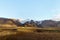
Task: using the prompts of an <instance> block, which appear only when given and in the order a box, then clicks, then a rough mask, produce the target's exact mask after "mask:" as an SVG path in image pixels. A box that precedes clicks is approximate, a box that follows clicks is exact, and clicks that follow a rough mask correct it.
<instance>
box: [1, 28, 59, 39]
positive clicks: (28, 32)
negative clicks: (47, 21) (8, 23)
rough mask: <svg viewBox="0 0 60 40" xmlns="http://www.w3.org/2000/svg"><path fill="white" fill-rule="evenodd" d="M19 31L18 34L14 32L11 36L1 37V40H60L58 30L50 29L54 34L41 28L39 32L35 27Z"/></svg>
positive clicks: (19, 29)
mask: <svg viewBox="0 0 60 40" xmlns="http://www.w3.org/2000/svg"><path fill="white" fill-rule="evenodd" d="M17 29H18V30H17V31H15V32H16V34H14V31H12V33H13V34H11V35H10V34H9V35H5V36H0V40H60V32H59V31H58V30H57V29H56V28H55V29H54V30H53V28H52V29H51V28H50V29H51V30H53V31H54V32H53V31H52V32H51V31H50V30H49V29H48V28H45V29H44V28H40V30H39V28H34V27H31V28H30V27H21V28H17ZM37 29H38V31H40V32H38V31H37ZM42 30H43V31H42ZM56 30H57V31H58V32H56ZM41 31H42V32H41ZM48 31H49V32H48ZM10 33H11V32H10Z"/></svg>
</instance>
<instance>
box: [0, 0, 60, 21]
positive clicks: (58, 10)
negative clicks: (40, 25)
mask: <svg viewBox="0 0 60 40" xmlns="http://www.w3.org/2000/svg"><path fill="white" fill-rule="evenodd" d="M58 15H59V16H58ZM56 16H57V18H58V17H60V0H0V17H6V18H21V19H33V20H45V19H53V18H55V17H56Z"/></svg>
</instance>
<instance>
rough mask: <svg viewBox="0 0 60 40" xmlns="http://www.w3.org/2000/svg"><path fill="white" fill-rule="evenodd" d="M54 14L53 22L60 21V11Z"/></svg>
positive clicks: (56, 10) (55, 10)
mask: <svg viewBox="0 0 60 40" xmlns="http://www.w3.org/2000/svg"><path fill="white" fill-rule="evenodd" d="M53 13H54V15H53V18H52V20H56V21H60V9H54V10H53Z"/></svg>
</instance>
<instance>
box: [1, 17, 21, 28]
mask: <svg viewBox="0 0 60 40" xmlns="http://www.w3.org/2000/svg"><path fill="white" fill-rule="evenodd" d="M17 26H20V22H19V20H16V19H9V18H0V28H8V27H12V28H14V27H17Z"/></svg>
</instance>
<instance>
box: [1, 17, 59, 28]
mask: <svg viewBox="0 0 60 40" xmlns="http://www.w3.org/2000/svg"><path fill="white" fill-rule="evenodd" d="M1 27H41V28H44V27H60V21H54V20H43V21H34V20H23V21H20V19H10V18H0V28H1Z"/></svg>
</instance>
